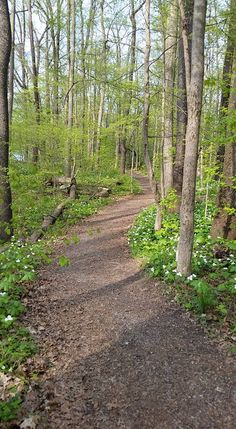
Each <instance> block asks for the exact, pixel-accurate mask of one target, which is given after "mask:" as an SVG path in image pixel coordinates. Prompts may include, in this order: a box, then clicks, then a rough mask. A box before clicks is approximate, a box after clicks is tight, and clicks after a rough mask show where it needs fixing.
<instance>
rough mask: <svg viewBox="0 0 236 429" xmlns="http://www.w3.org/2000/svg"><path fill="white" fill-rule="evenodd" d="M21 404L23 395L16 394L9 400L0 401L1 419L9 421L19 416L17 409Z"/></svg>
mask: <svg viewBox="0 0 236 429" xmlns="http://www.w3.org/2000/svg"><path fill="white" fill-rule="evenodd" d="M20 404H21V397H20V395H19V394H16V395H15V396H13V397H12V398H11V399H9V400H8V401H2V402H0V421H2V422H8V421H10V420H13V419H15V418H16V416H17V411H18V409H19V407H20Z"/></svg>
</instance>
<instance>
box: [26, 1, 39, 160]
mask: <svg viewBox="0 0 236 429" xmlns="http://www.w3.org/2000/svg"><path fill="white" fill-rule="evenodd" d="M28 13H29V37H30V50H31V61H32V82H33V90H34V106H35V115H36V124H37V125H39V124H40V98H39V88H38V71H37V65H36V54H35V43H34V29H33V17H32V1H31V0H28ZM38 158H39V148H38V146H37V144H36V143H34V145H33V149H32V162H33V164H35V165H36V164H37V163H38Z"/></svg>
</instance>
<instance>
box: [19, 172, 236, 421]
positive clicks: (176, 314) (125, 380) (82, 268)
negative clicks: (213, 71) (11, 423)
mask: <svg viewBox="0 0 236 429" xmlns="http://www.w3.org/2000/svg"><path fill="white" fill-rule="evenodd" d="M141 182H142V185H143V188H144V193H143V194H142V195H139V196H135V197H132V198H131V197H129V198H124V199H121V200H120V201H117V202H115V203H114V204H113V205H111V206H109V207H106V208H105V209H103V210H102V212H101V213H100V214H98V215H96V216H93V217H91V218H90V219H89V220H87V221H86V222H84V223H83V224H82V225H79V226H76V227H75V228H73V231H72V232H71V234H77V235H78V236H79V237H80V242H79V243H78V244H73V245H69V246H66V245H65V246H64V247H63V249H61V253H62V254H63V255H66V256H67V257H68V258H70V260H71V264H70V266H68V267H64V268H61V267H59V266H58V264H56V263H53V264H52V265H51V266H49V267H47V268H46V269H45V270H43V271H41V273H40V278H39V281H38V284H37V285H36V286H37V287H35V288H34V291H33V292H32V296H31V297H30V301H31V305H32V309H31V310H29V312H28V314H27V320H26V324H27V325H28V326H30V327H31V328H33V329H34V330H35V331H36V338H37V340H38V341H39V343H40V345H41V347H42V350H43V356H44V357H45V356H46V357H47V359H48V362H50V363H52V365H50V367H49V368H48V369H47V370H45V373H44V374H43V375H42V379H41V381H42V382H41V386H39V387H37V388H35V389H32V391H31V392H30V393H29V395H28V398H27V401H26V406H25V407H26V409H27V411H28V412H29V411H30V409H31V411H33V412H36V413H38V412H40V413H41V414H43V415H45V416H46V420H45V423H44V424H42V426H40V427H45V428H46V427H48V428H53V429H54V428H56V429H64V428H73V429H77V428H79V429H88V428H89V429H92V428H93V429H115V428H125V429H146V428H152V429H154V428H155V429H157V428H158V429H175V428H176V429H194V428H197V429H217V428H219V429H234V428H235V427H236V385H235V384H234V381H235V372H234V369H235V367H233V363H232V361H231V359H230V358H227V356H225V354H224V353H223V352H221V351H220V350H218V349H217V348H216V346H215V345H213V344H211V343H210V342H209V340H208V339H207V338H206V337H205V336H204V334H203V332H202V330H201V329H200V328H199V327H198V326H197V325H196V324H195V323H194V322H193V321H191V320H189V318H188V317H187V315H185V314H184V313H183V311H182V310H181V309H180V308H179V307H178V306H177V305H175V304H174V303H168V302H167V301H166V299H165V298H164V297H163V296H162V295H161V292H160V290H158V287H157V286H156V285H155V283H154V282H153V281H151V280H150V279H147V278H146V277H145V276H144V274H143V273H142V272H141V270H140V268H139V266H138V263H137V262H136V261H134V260H133V259H132V258H131V257H130V253H129V248H128V245H127V240H126V237H125V233H126V232H127V230H128V227H129V226H130V224H131V223H132V221H133V219H134V217H135V215H136V214H137V213H138V212H139V211H140V209H141V208H142V207H144V206H147V205H148V204H149V203H150V202H151V201H152V196H151V194H150V192H149V190H148V184H147V181H146V179H141ZM36 397H37V400H36ZM36 403H37V406H36V405H35V404H36Z"/></svg>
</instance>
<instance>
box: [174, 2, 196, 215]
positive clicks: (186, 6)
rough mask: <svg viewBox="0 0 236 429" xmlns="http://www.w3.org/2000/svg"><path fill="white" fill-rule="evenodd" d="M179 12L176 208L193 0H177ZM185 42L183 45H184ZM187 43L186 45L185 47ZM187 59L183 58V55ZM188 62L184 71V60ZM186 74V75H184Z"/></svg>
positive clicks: (188, 83) (182, 151)
mask: <svg viewBox="0 0 236 429" xmlns="http://www.w3.org/2000/svg"><path fill="white" fill-rule="evenodd" d="M179 4H180V8H181V10H182V13H181V26H182V30H181V34H182V36H181V37H180V40H179V43H178V98H177V124H176V155H175V162H174V176H173V177H174V184H173V185H174V188H175V190H176V193H177V196H178V202H177V209H178V210H179V208H180V202H181V194H182V184H183V171H184V153H185V136H186V128H187V122H188V111H187V86H190V72H191V33H192V21H193V0H185V1H184V2H182V0H179ZM184 43H185V47H184ZM186 44H187V47H186ZM186 56H187V59H186V60H185V57H186ZM186 61H187V63H188V70H187V73H186V70H185V62H186ZM186 75H188V76H186Z"/></svg>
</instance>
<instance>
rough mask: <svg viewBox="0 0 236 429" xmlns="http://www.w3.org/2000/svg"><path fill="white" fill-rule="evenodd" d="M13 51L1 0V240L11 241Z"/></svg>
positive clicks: (7, 11) (6, 16) (4, 5)
mask: <svg viewBox="0 0 236 429" xmlns="http://www.w3.org/2000/svg"><path fill="white" fill-rule="evenodd" d="M10 53H11V26H10V17H9V10H8V2H7V0H2V1H1V2H0V240H2V241H9V240H10V238H11V233H12V228H11V219H12V209H11V202H12V199H11V188H10V182H9V175H8V164H9V117H8V99H7V85H8V67H9V61H10Z"/></svg>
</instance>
